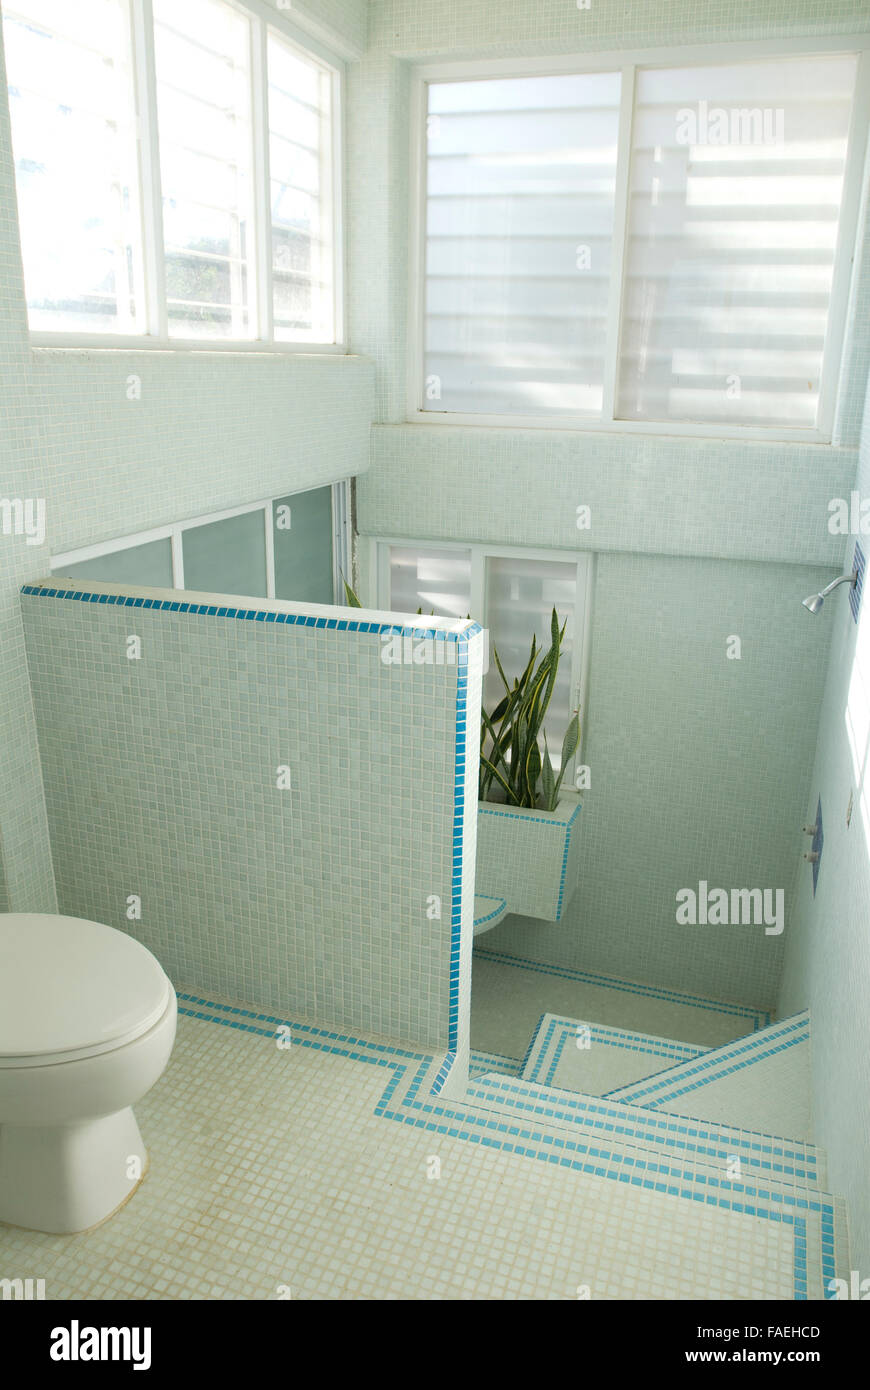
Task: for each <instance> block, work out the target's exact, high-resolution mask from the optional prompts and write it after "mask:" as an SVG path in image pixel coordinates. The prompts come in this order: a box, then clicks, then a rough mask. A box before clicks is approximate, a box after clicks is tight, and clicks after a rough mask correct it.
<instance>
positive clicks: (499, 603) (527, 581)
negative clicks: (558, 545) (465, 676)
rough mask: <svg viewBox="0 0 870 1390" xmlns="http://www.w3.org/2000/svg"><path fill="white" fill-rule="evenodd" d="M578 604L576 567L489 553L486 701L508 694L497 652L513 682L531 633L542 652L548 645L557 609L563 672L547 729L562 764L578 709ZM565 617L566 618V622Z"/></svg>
mask: <svg viewBox="0 0 870 1390" xmlns="http://www.w3.org/2000/svg"><path fill="white" fill-rule="evenodd" d="M576 606H577V565H576V564H575V563H572V562H571V561H567V562H566V561H562V560H537V559H529V560H524V559H523V560H521V559H517V558H515V557H509V558H508V557H502V556H489V557H487V561H486V609H487V613H486V619H487V627H488V628H489V643H490V661H489V671H488V672H487V675H486V678H485V684H484V702H485V704H486V707H487V709H493V708H494V707H495V706H496V705H497V704H498V702H499V700H500V699H501V698H502V696H503V695H504V683H503V682H502V679H501V677H500V675H499V673H498V669H497V667H496V664H495V660H494V658H493V655H492V653H493V651H494V650H495V651H497V652H498V657H499V660H500V662H501V664H502V666H503V668H504V672H505V675H506V676H507V678H508V681H509V682H511V683H512V682H513V681H514V679H515V678H516V677H518V676H520V675H521V674H522V672H523V670H524V669H525V667H526V664H527V663H528V660H529V651H530V646H531V641H532V636H533V635H534V636H535V637H536V638H537V646H538V656H537V658H536V660H537V661H538V662H539V661H540V657H541V656H543V654H544V653H545V652H546V651H547V649H548V648H549V646H550V621H551V615H552V612H553V608H555V609H556V613H557V616H558V618H559V623H560V625H561V624H565V636H564V638H563V640H562V657H561V660H560V662H559V673H558V676H557V677H556V684H555V686H554V688H553V694H552V697H551V699H550V705H549V709H548V711H547V717H546V719H545V721H544V730H545V732H546V735H547V743H548V746H549V750H550V755H551V757H552V759H553V761H554V762H556V763H557V762H558V759H559V754H560V752H561V748H562V739H563V737H564V734H565V730H566V729H567V727H568V723H569V721H570V719H571V715H572V714H573V712H574V705H575V695H574V690H573V688H572V685H571V663H572V660H573V655H574V631H575V614H576ZM566 620H567V622H566Z"/></svg>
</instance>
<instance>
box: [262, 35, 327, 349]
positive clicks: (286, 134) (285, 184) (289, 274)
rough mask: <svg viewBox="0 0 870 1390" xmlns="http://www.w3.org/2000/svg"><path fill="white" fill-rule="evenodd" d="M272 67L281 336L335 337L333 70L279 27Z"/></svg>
mask: <svg viewBox="0 0 870 1390" xmlns="http://www.w3.org/2000/svg"><path fill="white" fill-rule="evenodd" d="M268 69H269V166H270V179H271V187H270V196H271V208H272V292H273V314H274V321H275V329H274V331H275V339H276V341H277V342H299V341H305V340H311V341H313V342H320V343H331V342H333V341H334V339H335V286H334V273H333V267H334V245H333V240H334V227H333V189H332V74H331V72H330V71H329V70H328V69H327V68H325V67H324V66H323V65H322V64H320V63H318V62H316V61H315V60H314V59H313V58H311V57H310V56H309V55H307V54H302V53H300V52H299V50H298V49H296V48H294V47H293V46H292V45H290V44H289V43H286V42H285V41H284V40H283V39H282V38H280V37H279V36H278V35H277V34H276V33H275V32H274V30H270V32H269V41H268Z"/></svg>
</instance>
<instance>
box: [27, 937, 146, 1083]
mask: <svg viewBox="0 0 870 1390" xmlns="http://www.w3.org/2000/svg"><path fill="white" fill-rule="evenodd" d="M171 991H172V986H171V985H170V983H169V981H168V979H167V978H166V976H165V975H164V973H163V970H162V969H161V966H160V964H159V962H158V961H157V960H156V959H155V958H154V956H152V954H151V952H150V951H149V950H147V949H146V948H145V947H144V946H142V945H141V944H140V943H139V942H138V941H134V939H133V937H132V936H126V935H125V933H124V932H120V931H116V930H115V929H114V927H106V926H102V925H101V924H100V923H99V922H87V921H85V920H84V919H83V918H81V917H58V916H51V915H49V914H46V913H40V912H11V913H0V1058H6V1059H10V1058H14V1057H20V1058H27V1057H32V1058H38V1057H45V1056H46V1055H47V1054H58V1053H60V1054H62V1053H69V1052H81V1051H83V1050H84V1049H88V1050H91V1049H94V1050H95V1051H101V1050H104V1049H105V1048H106V1047H108V1046H109V1045H111V1044H117V1046H119V1047H120V1046H121V1045H122V1044H123V1043H125V1042H129V1041H132V1039H133V1038H137V1037H139V1036H140V1034H142V1033H145V1032H147V1031H148V1029H149V1028H151V1027H152V1026H153V1024H155V1023H156V1022H157V1021H158V1019H159V1018H161V1017H162V1015H163V1013H164V1012H165V1010H166V1007H167V1004H168V1002H169V998H170V995H171Z"/></svg>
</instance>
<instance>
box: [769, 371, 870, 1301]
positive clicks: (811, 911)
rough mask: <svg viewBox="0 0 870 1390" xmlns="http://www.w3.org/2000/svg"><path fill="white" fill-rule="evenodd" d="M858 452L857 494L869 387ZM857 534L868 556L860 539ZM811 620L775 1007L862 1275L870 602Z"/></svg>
mask: <svg viewBox="0 0 870 1390" xmlns="http://www.w3.org/2000/svg"><path fill="white" fill-rule="evenodd" d="M860 458H861V462H860V471H859V474H858V478H857V480H856V482H855V487H856V488H857V489H858V491H859V493H860V496H861V497H862V498H867V497H870V392H868V396H867V407H866V411H865V425H864V434H863V438H862V444H861V455H860ZM860 539H861V544H862V546H863V547H864V550H865V553H866V552H867V550H868V547H870V537H868V536H865V537H861V538H860ZM854 544H855V537H849V538H848V540H847V542H846V543H845V545H844V547H843V554H842V564H843V570H844V572H846V573H848V571H849V570H850V569H851V567H852V557H853V553H854ZM814 621H816V622H824V623H826V625H827V626H828V627H829V628H830V630H831V633H832V643H831V660H830V666H829V672H828V683H827V688H826V690H825V697H824V703H823V706H822V718H821V724H820V727H819V738H818V746H817V749H816V755H815V766H814V769H813V775H812V781H811V784H810V787H809V792H808V796H807V798H806V802H805V807H806V809H805V814H804V816H803V820H804V821H806V822H807V823H811V822H813V821H815V815H816V808H817V804H818V800H819V797H821V802H822V820H823V826H824V848H823V851H822V862H821V866H820V871H819V876H818V885H817V889H816V893H815V895H814V894H813V883H812V873H811V871H810V867H809V865H808V864H806V863H805V862H804V861H803V859H802V858H801V855H802V853H803V851H804V850H805V849H806V848H807V847H808V844H809V841H808V839H807V838H806V837H805V836H802V835H801V834H800V833H799V830H798V828H797V827H795V833H794V835H793V838H792V854H793V858H794V863H795V866H796V873H795V880H794V895H795V910H794V914H793V925H792V929H791V932H790V933H789V937H788V941H787V948H786V956H785V969H784V979H783V986H782V992H781V998H780V1004H779V1007H780V1011H781V1012H782V1013H792V1012H794V1011H795V1010H797V1009H802V1008H807V1007H808V1008H809V1009H810V1013H811V1016H812V1025H813V1041H812V1081H813V1109H814V1119H815V1128H816V1134H817V1136H818V1139H819V1142H820V1143H821V1144H824V1145H825V1146H826V1147H827V1149H828V1150H829V1155H830V1169H831V1181H832V1182H833V1183H835V1184H836V1186H837V1189H838V1191H842V1192H844V1193H845V1194H846V1195H847V1197H848V1199H849V1216H850V1226H851V1239H852V1248H853V1252H854V1264H855V1268H857V1269H860V1270H861V1272H862V1275H866V1274H867V1272H868V1271H870V1087H868V1085H867V1025H868V1000H870V926H868V924H870V736H868V726H870V603H868V593H867V590H866V588H865V591H864V595H863V600H862V604H861V608H860V610H859V622H858V623H857V624H856V623H855V621H854V619H853V617H852V614H851V611H850V607H849V602H848V598H847V594H846V591H845V586H844V587H843V589H841V590H837V591H835V593H834V594H832V595H831V597H830V598H829V599H828V600H827V602H826V604H825V607H824V609H823V610H822V612H821V613H820V614H819V615H818V617H817V618H816V619H815V620H814ZM850 806H851V816H849V808H850ZM847 817H848V823H847Z"/></svg>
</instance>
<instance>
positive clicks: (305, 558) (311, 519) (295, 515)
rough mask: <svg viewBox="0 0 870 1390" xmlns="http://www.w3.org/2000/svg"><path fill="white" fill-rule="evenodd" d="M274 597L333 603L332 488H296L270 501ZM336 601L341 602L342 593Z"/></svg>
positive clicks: (302, 601) (306, 601)
mask: <svg viewBox="0 0 870 1390" xmlns="http://www.w3.org/2000/svg"><path fill="white" fill-rule="evenodd" d="M272 514H273V516H274V519H275V522H274V524H275V540H274V547H275V597H276V598H289V599H298V600H299V601H300V602H301V603H334V602H335V594H334V592H333V587H334V586H333V572H332V488H331V487H318V488H314V489H312V491H311V492H297V493H295V494H294V495H293V496H292V497H281V498H279V499H278V501H277V502H275V503H273V507H272ZM340 602H342V603H343V602H344V598H343V597H342V598H341V600H340Z"/></svg>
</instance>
